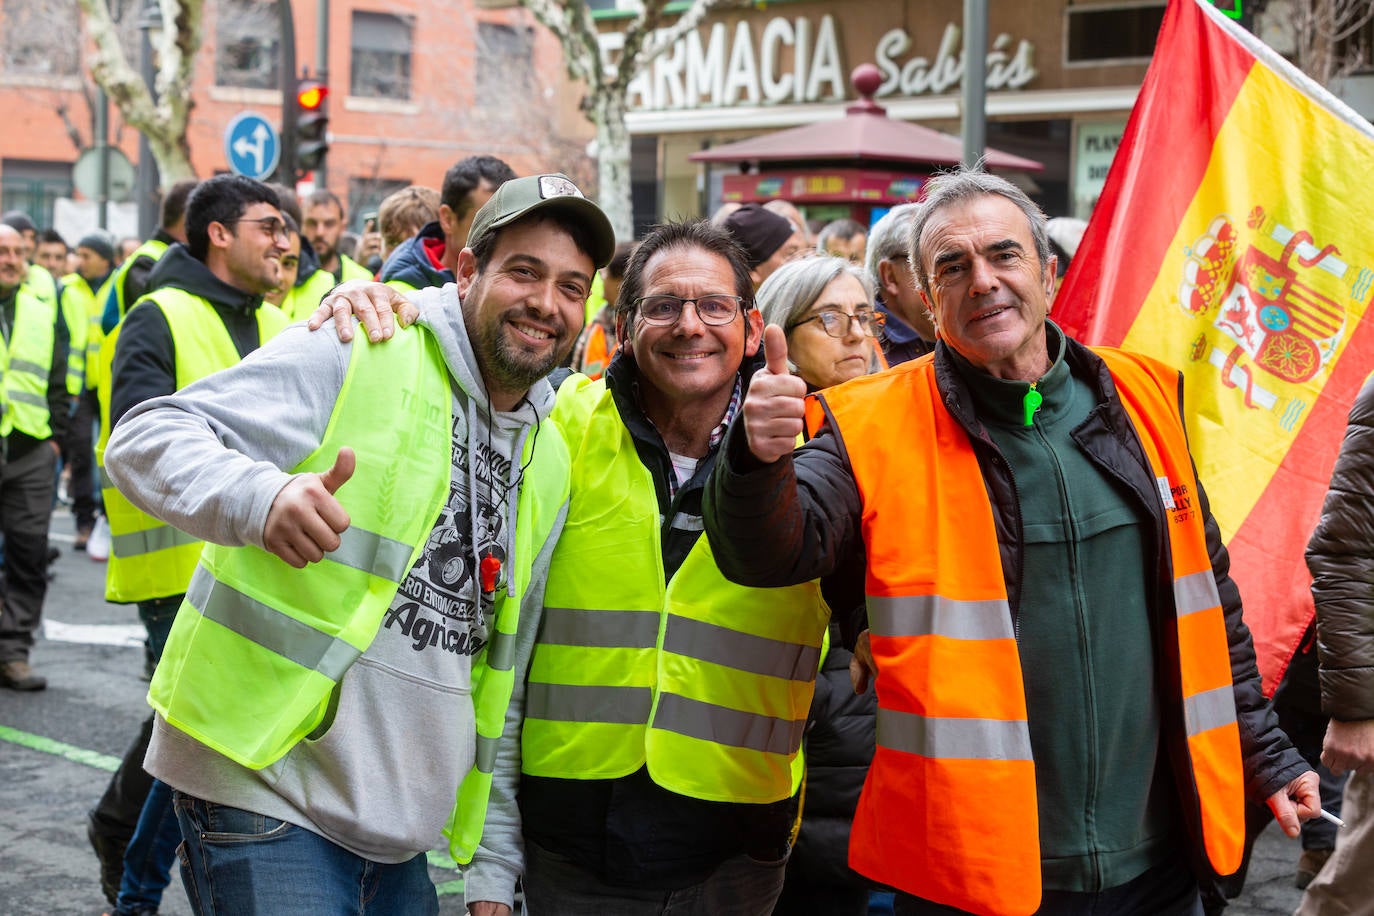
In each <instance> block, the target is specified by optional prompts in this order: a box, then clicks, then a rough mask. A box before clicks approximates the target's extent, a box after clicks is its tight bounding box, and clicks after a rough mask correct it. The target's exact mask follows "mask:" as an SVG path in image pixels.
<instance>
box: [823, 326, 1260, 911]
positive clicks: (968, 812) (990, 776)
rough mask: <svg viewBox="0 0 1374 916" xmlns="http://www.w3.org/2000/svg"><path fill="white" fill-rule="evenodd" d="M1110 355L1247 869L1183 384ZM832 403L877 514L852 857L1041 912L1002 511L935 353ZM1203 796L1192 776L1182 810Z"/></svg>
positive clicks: (1222, 632)
mask: <svg viewBox="0 0 1374 916" xmlns="http://www.w3.org/2000/svg"><path fill="white" fill-rule="evenodd" d="M1095 352H1096V353H1097V354H1098V355H1099V356H1100V357H1101V358H1102V359H1103V360H1104V361H1105V362H1106V364H1107V367H1108V369H1109V370H1110V371H1111V374H1112V377H1113V379H1114V380H1115V382H1116V386H1117V390H1118V396H1119V397H1120V400H1121V403H1122V404H1123V406H1124V407H1125V409H1126V412H1127V414H1128V415H1129V416H1130V418H1131V421H1132V423H1133V424H1134V426H1135V429H1136V432H1137V433H1138V437H1139V439H1140V442H1141V445H1142V446H1143V448H1144V452H1145V454H1146V456H1147V457H1148V458H1149V461H1150V466H1151V468H1152V470H1153V474H1154V476H1155V477H1156V479H1157V481H1158V482H1159V484H1160V494H1161V501H1164V502H1165V507H1166V511H1165V515H1166V516H1167V518H1168V539H1169V548H1170V559H1171V561H1172V563H1171V565H1172V569H1173V590H1172V595H1173V603H1174V608H1175V615H1174V616H1173V617H1172V618H1170V619H1169V620H1168V622H1167V623H1166V624H1165V625H1164V627H1163V630H1162V633H1161V636H1162V645H1163V650H1162V651H1163V654H1164V656H1165V657H1164V658H1162V659H1160V662H1161V670H1162V671H1165V672H1167V673H1166V674H1165V675H1164V677H1163V678H1162V683H1166V684H1173V685H1175V686H1176V688H1177V689H1179V690H1180V694H1181V700H1182V705H1183V708H1184V720H1185V727H1186V730H1187V748H1188V752H1189V758H1190V762H1191V774H1192V779H1193V783H1194V787H1195V789H1196V796H1195V797H1196V799H1197V802H1196V804H1197V805H1198V806H1199V807H1198V809H1197V811H1196V812H1195V814H1196V818H1195V820H1196V821H1197V822H1199V823H1201V825H1202V833H1203V843H1204V847H1205V850H1206V854H1207V858H1208V860H1209V862H1210V864H1211V865H1212V867H1213V868H1214V869H1215V870H1216V871H1217V872H1218V873H1219V874H1230V873H1232V872H1234V871H1235V870H1236V869H1237V868H1238V867H1239V866H1240V860H1241V852H1242V848H1243V845H1244V837H1245V815H1244V778H1243V772H1242V769H1241V757H1240V735H1239V729H1238V726H1237V723H1236V709H1235V699H1234V694H1233V690H1232V676H1231V662H1230V653H1229V649H1228V642H1227V634H1226V623H1225V619H1224V617H1223V613H1222V608H1221V599H1220V596H1219V595H1218V592H1217V587H1216V581H1215V579H1214V578H1213V573H1212V566H1211V562H1210V559H1209V557H1208V553H1207V542H1206V535H1205V532H1204V529H1203V519H1202V511H1201V507H1200V504H1199V502H1198V489H1197V481H1196V479H1195V476H1194V472H1193V466H1192V459H1191V457H1190V455H1189V452H1188V446H1187V441H1186V437H1185V433H1184V429H1183V421H1182V417H1181V416H1180V414H1179V407H1178V402H1177V384H1178V373H1177V372H1175V371H1174V370H1172V369H1169V368H1168V367H1166V366H1164V365H1163V364H1162V363H1158V362H1155V361H1153V360H1149V359H1147V358H1145V357H1140V356H1135V355H1133V354H1129V353H1124V352H1121V351H1117V350H1096V351H1095ZM820 402H824V407H826V408H828V409H829V412H830V415H831V417H832V418H833V420H834V425H835V428H836V432H837V434H838V435H840V436H841V437H842V439H843V441H844V443H845V448H846V450H847V452H848V455H849V461H850V465H851V467H852V469H853V473H854V478H855V482H856V484H857V486H858V491H859V496H860V499H861V501H862V505H863V514H862V527H863V539H864V546H865V548H866V550H867V554H868V575H867V583H866V589H865V590H866V592H867V601H868V619H869V627H870V635H871V639H872V648H873V655H874V658H875V659H876V661H877V664H878V670H879V672H880V676H879V677H878V679H877V682H876V687H877V693H878V714H877V716H878V718H877V724H878V742H877V752H876V754H875V755H874V757H873V764H872V766H871V768H870V770H869V774H868V780H867V782H866V783H865V784H864V790H863V795H862V796H861V798H860V800H859V807H858V811H857V813H856V814H855V817H854V826H853V832H852V834H851V839H850V850H849V863H850V866H851V867H853V868H854V869H855V870H856V871H858V872H860V873H861V874H864V875H867V876H868V877H870V878H873V879H875V880H877V881H880V882H882V883H884V884H888V885H891V886H893V887H896V888H898V889H900V890H902V891H905V892H907V893H911V894H914V895H916V896H918V897H921V898H924V899H927V900H932V901H935V902H937V903H942V904H945V905H949V906H954V907H958V908H960V909H963V910H968V911H970V912H973V913H983V914H995V916H1022V914H1029V913H1033V912H1034V911H1035V910H1036V909H1037V908H1038V906H1039V904H1040V896H1041V884H1040V841H1039V823H1038V820H1039V819H1038V815H1037V808H1036V790H1035V764H1034V761H1033V760H1032V759H1031V744H1030V730H1029V726H1028V723H1027V718H1026V699H1025V692H1024V686H1023V682H1022V675H1021V659H1020V655H1019V653H1018V651H1017V644H1016V636H1015V632H1014V629H1013V621H1012V614H1011V607H1010V605H1009V603H1008V600H1007V591H1006V582H1005V579H1004V576H1003V570H1002V565H1001V562H1000V559H999V553H998V542H997V532H996V528H995V525H994V516H993V508H992V505H991V503H990V501H989V499H988V493H987V489H986V488H985V486H984V481H983V474H982V471H981V469H980V468H979V465H978V459H977V457H976V456H975V453H974V450H973V447H972V445H971V443H970V441H969V438H968V435H967V433H966V432H965V431H964V428H963V427H962V426H961V425H960V424H959V422H958V421H957V420H956V419H955V418H954V417H953V416H952V415H951V414H950V413H949V412H948V411H947V410H946V409H945V407H944V403H943V400H942V398H941V396H940V393H939V391H938V390H937V389H936V384H935V371H934V363H933V361H932V360H931V359H922V360H916V361H913V362H909V363H906V364H904V365H902V366H898V367H897V368H895V369H893V370H891V371H890V372H886V373H883V374H881V375H872V376H866V377H863V378H859V379H855V380H854V381H851V382H848V383H846V384H844V385H840V386H838V387H836V388H831V389H829V390H827V391H824V392H822V393H820V394H819V395H817V396H816V399H813V401H812V402H811V403H810V405H809V408H808V413H809V417H808V422H809V423H810V425H812V427H813V428H814V427H815V426H816V425H818V421H819V419H820V418H821V416H822V415H823V414H822V405H821V403H820ZM1166 481H1167V487H1166V485H1165V482H1166ZM1165 489H1168V491H1169V494H1168V496H1167V498H1166V497H1165V496H1164V491H1165ZM913 524H916V525H918V526H919V528H920V531H919V534H917V535H913V534H912V527H911V526H912V525H913ZM1190 795H1191V793H1190V792H1189V787H1188V786H1186V785H1181V786H1180V796H1181V798H1182V799H1184V800H1185V801H1184V802H1183V803H1191V802H1188V801H1187V799H1189V797H1190Z"/></svg>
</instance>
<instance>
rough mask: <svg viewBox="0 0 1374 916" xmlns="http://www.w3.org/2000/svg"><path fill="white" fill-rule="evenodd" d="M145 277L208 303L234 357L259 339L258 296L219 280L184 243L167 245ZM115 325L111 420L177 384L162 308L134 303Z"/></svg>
mask: <svg viewBox="0 0 1374 916" xmlns="http://www.w3.org/2000/svg"><path fill="white" fill-rule="evenodd" d="M148 279H149V291H150V292H153V291H156V290H158V289H162V288H164V287H171V288H174V289H180V290H183V291H185V292H187V293H190V294H191V295H192V296H199V297H200V298H202V299H204V300H205V301H207V302H209V303H210V305H212V306H214V309H215V313H216V314H218V315H219V317H220V320H221V321H223V322H224V326H225V328H226V329H228V331H229V337H230V338H231V339H232V340H233V341H234V348H235V349H236V350H238V353H239V358H240V359H241V358H243V357H245V356H247V355H248V354H249V353H252V352H253V351H254V350H256V349H257V348H258V347H259V346H260V345H261V344H262V341H261V340H259V335H258V318H257V315H258V307H259V306H261V305H262V296H259V295H256V294H254V293H247V292H244V291H243V290H241V289H238V288H237V287H233V286H230V285H229V284H228V283H225V282H224V281H223V280H221V279H219V278H218V277H216V276H215V275H214V274H212V273H211V272H210V268H208V267H206V266H205V264H204V263H203V262H201V261H197V260H196V259H195V258H193V257H192V256H191V252H190V251H189V250H187V248H186V246H185V245H181V244H176V245H173V246H172V247H171V248H168V249H167V253H166V254H164V255H163V256H162V257H161V258H160V259H159V260H158V262H157V266H156V267H154V268H153V272H152V275H151V276H150V277H149V278H148ZM120 328H121V329H120V332H119V341H118V343H116V344H115V356H114V369H113V376H112V379H113V382H112V387H111V390H110V423H111V424H117V423H119V421H120V419H121V418H123V416H124V414H125V413H127V412H128V411H129V408H131V407H134V406H135V405H137V404H141V403H143V402H144V401H146V400H148V399H149V398H156V397H161V396H162V395H164V394H171V393H173V392H174V391H176V390H177V355H176V346H175V345H174V343H173V341H172V329H171V328H170V327H168V326H167V318H166V316H164V315H163V313H162V309H160V308H158V307H157V306H156V305H154V304H152V303H149V302H143V303H138V304H135V305H134V307H133V308H131V309H129V314H128V315H126V316H124V321H123V322H122V324H121V325H120Z"/></svg>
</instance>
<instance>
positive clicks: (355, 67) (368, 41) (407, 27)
mask: <svg viewBox="0 0 1374 916" xmlns="http://www.w3.org/2000/svg"><path fill="white" fill-rule="evenodd" d="M412 29H413V22H412V20H411V19H410V18H409V17H406V16H393V15H391V14H390V13H368V12H364V11H362V10H354V11H353V64H352V69H351V72H350V74H349V88H348V91H349V93H350V94H351V95H356V96H362V97H364V98H369V99H397V100H401V101H404V100H407V99H409V98H410V50H411V31H412Z"/></svg>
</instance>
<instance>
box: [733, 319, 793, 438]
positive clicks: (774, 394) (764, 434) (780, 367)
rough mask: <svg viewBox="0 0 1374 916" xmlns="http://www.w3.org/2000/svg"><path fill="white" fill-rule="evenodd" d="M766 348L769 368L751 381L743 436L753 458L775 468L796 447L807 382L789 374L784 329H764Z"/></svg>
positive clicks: (764, 344) (775, 327) (755, 375)
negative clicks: (777, 462)
mask: <svg viewBox="0 0 1374 916" xmlns="http://www.w3.org/2000/svg"><path fill="white" fill-rule="evenodd" d="M763 347H764V355H765V357H766V358H767V364H766V365H765V366H764V368H762V369H760V370H759V371H757V372H755V373H754V377H753V378H752V379H750V381H749V393H748V394H747V395H745V398H744V432H745V434H746V436H747V437H748V440H749V451H751V452H753V453H754V457H755V458H757V459H758V460H759V461H761V462H763V463H764V464H772V463H773V462H774V461H777V460H778V459H779V458H781V457H782V456H783V455H786V454H787V453H789V452H791V451H792V450H793V449H794V448H796V447H797V436H799V435H801V431H802V422H803V420H804V418H805V416H806V382H803V381H802V380H801V379H799V378H798V377H797V376H795V375H793V374H792V373H790V372H788V371H787V335H786V334H784V333H783V330H782V328H780V327H778V326H777V325H769V326H768V327H766V328H764V329H763Z"/></svg>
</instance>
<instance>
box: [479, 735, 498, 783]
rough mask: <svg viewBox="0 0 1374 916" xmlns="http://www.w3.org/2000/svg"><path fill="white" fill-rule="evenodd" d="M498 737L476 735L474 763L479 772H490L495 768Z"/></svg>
mask: <svg viewBox="0 0 1374 916" xmlns="http://www.w3.org/2000/svg"><path fill="white" fill-rule="evenodd" d="M498 742H499V739H497V738H488V737H487V736H486V735H482V734H479V735H478V736H477V759H476V761H475V765H476V767H477V769H478V771H479V772H482V773H490V772H491V771H492V770H494V769H496V745H497V744H498Z"/></svg>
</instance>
